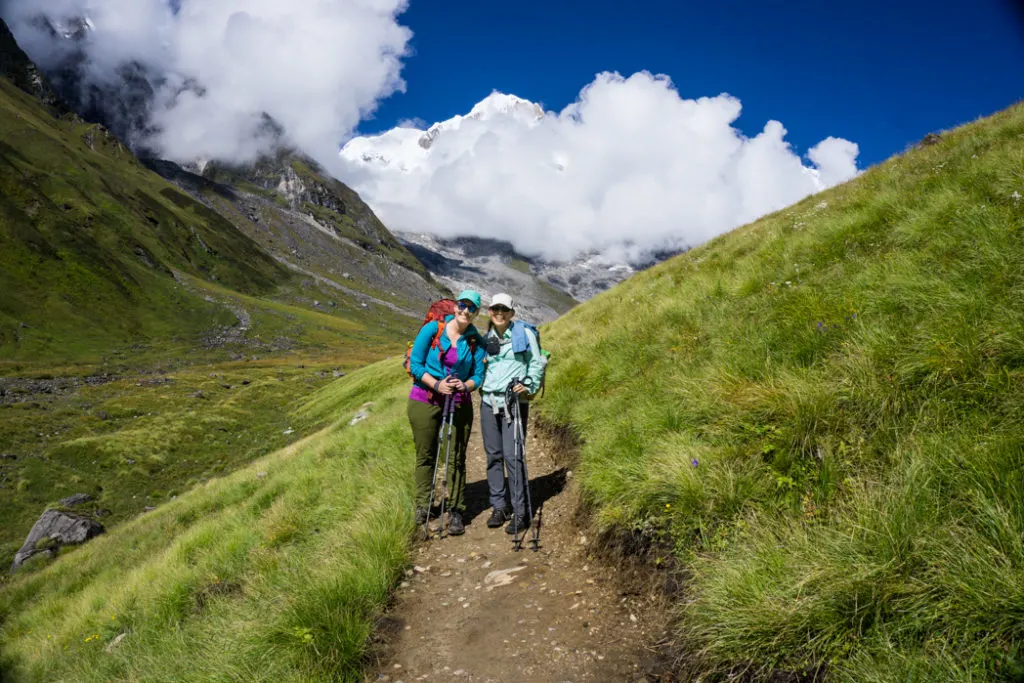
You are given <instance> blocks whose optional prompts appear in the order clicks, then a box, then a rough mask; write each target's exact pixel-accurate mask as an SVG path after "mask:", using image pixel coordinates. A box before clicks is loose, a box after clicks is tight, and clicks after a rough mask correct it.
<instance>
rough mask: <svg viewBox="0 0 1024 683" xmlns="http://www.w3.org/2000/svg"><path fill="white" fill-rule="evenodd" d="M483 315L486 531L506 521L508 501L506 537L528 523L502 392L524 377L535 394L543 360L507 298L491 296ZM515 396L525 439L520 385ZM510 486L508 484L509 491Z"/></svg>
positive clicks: (525, 411) (522, 474) (523, 389)
mask: <svg viewBox="0 0 1024 683" xmlns="http://www.w3.org/2000/svg"><path fill="white" fill-rule="evenodd" d="M488 313H489V314H490V316H491V322H490V324H489V325H488V328H487V334H486V335H484V340H485V343H486V344H487V354H488V359H487V374H486V375H485V376H484V383H483V387H482V388H481V392H480V393H481V395H482V398H481V403H480V433H481V435H482V436H483V440H484V451H486V452H487V488H488V489H489V491H490V496H491V506H492V507H493V510H491V516H490V518H489V519H488V520H487V526H489V527H491V528H497V527H500V526H501V525H502V524H504V523H505V522H506V521H507V520H509V519H511V517H510V514H509V507H508V504H509V500H511V503H512V514H514V515H515V519H514V520H513V521H512V522H510V523H509V525H508V526H507V527H505V531H506V532H508V533H510V534H511V533H513V532H515V531H522V530H523V529H528V528H529V527H530V519H529V517H527V515H526V501H525V493H524V491H525V488H524V484H525V483H526V481H525V479H526V473H525V471H524V470H525V468H524V467H523V461H522V455H521V454H520V453H518V452H516V448H515V441H514V436H515V435H514V433H513V425H511V424H509V422H508V420H507V419H506V416H505V390H506V389H507V388H508V385H509V383H511V382H512V380H514V379H523V378H526V377H529V378H530V380H531V382H532V385H531V386H532V387H533V388H534V391H536V389H537V388H539V387H540V383H541V379H543V377H544V366H545V365H546V364H547V358H545V357H544V355H543V354H541V352H540V346H539V345H538V344H537V337H536V336H535V335H534V333H533V330H531V329H529V328H528V327H527V326H525V325H523V324H522V323H519V322H518V321H513V318H514V317H515V313H516V312H515V307H514V306H513V305H512V297H511V296H509V295H508V294H495V295H494V297H493V298H492V299H491V305H490V308H488ZM514 391H515V392H516V394H518V396H519V397H520V399H519V414H520V415H521V416H522V423H523V437H524V438H525V437H526V423H527V419H528V418H529V415H530V409H529V406H528V405H527V404H526V403H525V397H526V396H527V395H528V394H529V393H530V391H529V390H528V389H527V388H526V387H525V386H524V385H522V384H519V385H518V386H516V387H515V389H514ZM506 470H507V471H508V478H507V480H506V477H505V472H506ZM509 483H511V484H512V485H511V486H509V485H508V484H509Z"/></svg>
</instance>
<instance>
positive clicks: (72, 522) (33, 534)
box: [11, 509, 104, 572]
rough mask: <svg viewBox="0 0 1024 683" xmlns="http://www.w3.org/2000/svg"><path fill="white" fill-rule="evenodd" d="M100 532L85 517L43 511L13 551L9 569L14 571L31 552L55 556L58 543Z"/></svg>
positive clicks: (99, 527) (82, 540)
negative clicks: (22, 541)
mask: <svg viewBox="0 0 1024 683" xmlns="http://www.w3.org/2000/svg"><path fill="white" fill-rule="evenodd" d="M103 531H104V529H103V525H102V524H100V523H99V522H95V521H93V520H91V519H88V518H86V517H80V516H78V515H73V514H71V513H69V512H61V511H60V510H52V509H51V510H47V511H46V512H44V513H43V515H42V516H41V517H40V518H39V521H37V522H36V523H35V524H34V525H33V526H32V530H31V531H29V532H28V538H26V539H25V543H24V544H23V545H22V546H21V550H19V551H18V552H17V553H16V554H15V556H14V562H13V563H12V564H11V571H12V572H14V571H15V570H16V569H17V568H18V567H20V566H21V565H23V564H25V562H26V561H27V560H28V559H29V558H30V557H32V556H34V555H38V554H39V553H49V554H50V556H51V557H53V556H56V555H57V550H58V549H59V548H60V546H64V545H75V544H78V543H85V542H86V541H88V540H89V539H90V538H94V537H96V536H99V535H100V534H102V533H103Z"/></svg>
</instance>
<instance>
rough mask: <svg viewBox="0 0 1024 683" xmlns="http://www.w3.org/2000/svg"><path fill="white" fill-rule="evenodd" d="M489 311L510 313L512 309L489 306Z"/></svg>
mask: <svg viewBox="0 0 1024 683" xmlns="http://www.w3.org/2000/svg"><path fill="white" fill-rule="evenodd" d="M490 311H491V313H511V312H512V309H511V308H506V307H505V306H491V308H490Z"/></svg>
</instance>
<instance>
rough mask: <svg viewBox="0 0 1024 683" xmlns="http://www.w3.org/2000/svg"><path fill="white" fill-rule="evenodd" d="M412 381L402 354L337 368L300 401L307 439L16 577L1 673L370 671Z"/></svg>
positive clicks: (406, 500)
mask: <svg viewBox="0 0 1024 683" xmlns="http://www.w3.org/2000/svg"><path fill="white" fill-rule="evenodd" d="M407 391H408V378H407V377H406V376H405V374H404V372H403V371H402V370H401V368H400V366H399V365H398V364H397V363H396V362H395V361H394V360H389V361H385V362H383V363H379V364H377V365H374V366H369V367H368V368H365V369H363V370H360V371H358V372H356V373H353V374H352V375H350V376H348V377H345V378H344V379H341V380H338V381H336V382H334V383H332V384H330V385H329V386H327V387H325V388H323V389H321V390H319V391H317V392H315V393H314V394H313V395H312V396H310V397H309V398H306V399H304V400H299V401H297V402H296V403H295V404H294V405H293V408H292V409H291V410H289V412H288V415H287V418H288V423H289V424H291V425H292V426H293V427H294V428H295V430H296V436H298V435H302V436H303V437H304V438H301V439H300V440H298V441H296V442H295V443H293V444H291V445H290V446H288V447H286V448H284V449H282V450H280V451H278V452H276V453H274V454H272V455H270V456H267V457H266V458H263V459H262V460H259V461H257V462H255V463H254V464H252V465H251V466H249V467H245V468H243V469H240V470H238V471H237V472H235V473H233V474H230V475H228V476H225V477H223V478H215V479H211V480H209V481H207V482H206V483H204V484H201V485H198V486H196V488H194V489H193V490H191V491H189V492H188V493H184V494H182V495H180V496H178V498H177V499H175V500H170V501H167V502H165V503H163V504H161V505H160V506H159V507H157V509H156V510H154V511H152V512H148V513H145V514H141V515H138V516H137V517H136V518H135V519H133V520H131V521H128V522H126V523H124V524H122V525H121V526H120V527H118V528H117V529H116V530H115V531H113V532H111V533H109V534H107V535H105V536H102V537H99V538H97V539H94V540H93V541H90V542H89V543H88V544H86V545H84V546H82V547H80V548H77V549H74V550H66V551H65V553H64V556H63V557H61V558H58V560H57V561H55V562H52V563H50V564H49V566H46V567H45V568H43V569H39V568H38V567H37V568H36V569H35V570H31V569H30V570H29V571H28V572H25V573H21V574H19V575H16V576H15V577H14V578H13V580H10V581H9V582H8V585H6V586H4V587H3V589H2V590H0V680H7V678H6V677H5V675H6V676H8V677H10V679H11V680H19V681H53V680H67V681H72V680H73V681H106V680H152V681H156V680H174V681H209V680H246V681H281V680H292V681H338V680H344V681H360V680H362V676H361V670H360V667H361V664H362V660H361V657H362V656H363V654H364V652H365V648H366V646H367V643H368V637H369V635H370V634H371V632H372V628H373V620H374V617H375V616H376V615H377V614H379V613H380V611H381V610H382V609H383V607H384V605H385V603H386V601H387V598H388V595H389V591H390V588H391V587H392V585H393V583H394V582H395V581H396V580H397V578H398V577H399V576H400V573H401V569H402V567H403V566H404V563H405V561H406V554H405V553H406V547H407V541H408V538H409V537H410V534H411V532H412V527H413V522H412V512H411V511H412V490H411V488H412V486H411V485H412V468H411V464H412V445H411V440H410V439H409V438H408V424H407V422H406V420H405V396H406V393H407ZM370 399H372V401H373V405H372V406H371V407H370V408H369V409H370V417H369V418H367V419H366V420H364V421H362V422H358V423H357V424H355V425H354V426H349V424H348V422H349V420H350V419H351V418H352V416H353V414H354V413H355V412H356V411H357V410H358V409H359V408H360V407H361V406H362V405H363V404H364V402H365V401H367V400H370ZM322 425H325V426H323V427H322V428H321V426H322ZM122 634H126V635H124V637H123V638H120V639H119V637H120V636H121V635H122Z"/></svg>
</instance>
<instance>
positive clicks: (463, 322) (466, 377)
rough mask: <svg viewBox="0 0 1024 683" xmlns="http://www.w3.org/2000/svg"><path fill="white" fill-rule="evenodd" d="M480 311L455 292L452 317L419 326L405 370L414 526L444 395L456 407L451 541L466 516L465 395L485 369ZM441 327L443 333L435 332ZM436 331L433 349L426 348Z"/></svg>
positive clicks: (423, 510) (469, 297) (429, 479)
mask: <svg viewBox="0 0 1024 683" xmlns="http://www.w3.org/2000/svg"><path fill="white" fill-rule="evenodd" d="M479 310H480V294H478V293H477V292H474V291H472V290H466V291H464V292H462V293H460V294H459V298H458V299H457V300H456V304H455V315H450V316H448V317H446V318H445V321H444V323H436V322H428V323H427V324H426V325H424V326H423V327H422V328H421V329H420V331H419V334H417V335H416V341H415V342H413V345H412V351H411V353H410V354H409V370H410V371H411V372H412V375H413V377H414V378H415V380H414V382H413V385H412V390H411V391H410V392H409V405H408V410H407V412H408V415H409V424H410V425H411V426H412V436H413V441H414V442H415V444H416V524H424V523H425V522H426V521H427V505H428V504H429V499H430V486H431V484H432V483H433V475H434V464H435V462H436V460H437V445H438V439H439V438H440V432H441V423H442V418H443V415H442V413H443V411H444V402H445V399H446V397H448V396H452V400H454V402H455V408H454V410H455V413H454V415H453V417H452V422H453V426H454V443H453V444H452V448H453V450H454V453H453V454H452V458H453V459H452V461H451V463H450V467H449V475H448V496H449V500H448V509H449V510H450V512H451V514H450V516H449V517H448V533H449V534H451V535H453V536H458V535H460V534H462V533H465V531H466V528H465V525H464V524H463V521H462V515H464V514H465V512H466V500H465V493H466V447H467V446H468V445H469V432H470V429H472V426H473V401H472V400H471V398H470V392H471V391H473V390H475V389H477V388H478V387H479V386H480V385H481V384H482V383H483V377H484V368H485V365H486V364H485V362H484V360H485V358H486V356H487V352H486V350H485V349H484V345H483V340H482V339H481V337H480V333H479V332H477V329H476V328H475V327H474V326H473V319H474V318H475V317H476V314H477V312H478V311H479ZM442 324H443V326H444V329H443V331H442V330H440V329H439V327H438V326H439V325H442ZM438 332H441V336H440V339H439V344H438V347H435V348H431V347H432V345H433V342H434V339H435V338H436V337H437V334H438ZM441 522H442V524H443V523H444V520H441Z"/></svg>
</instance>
